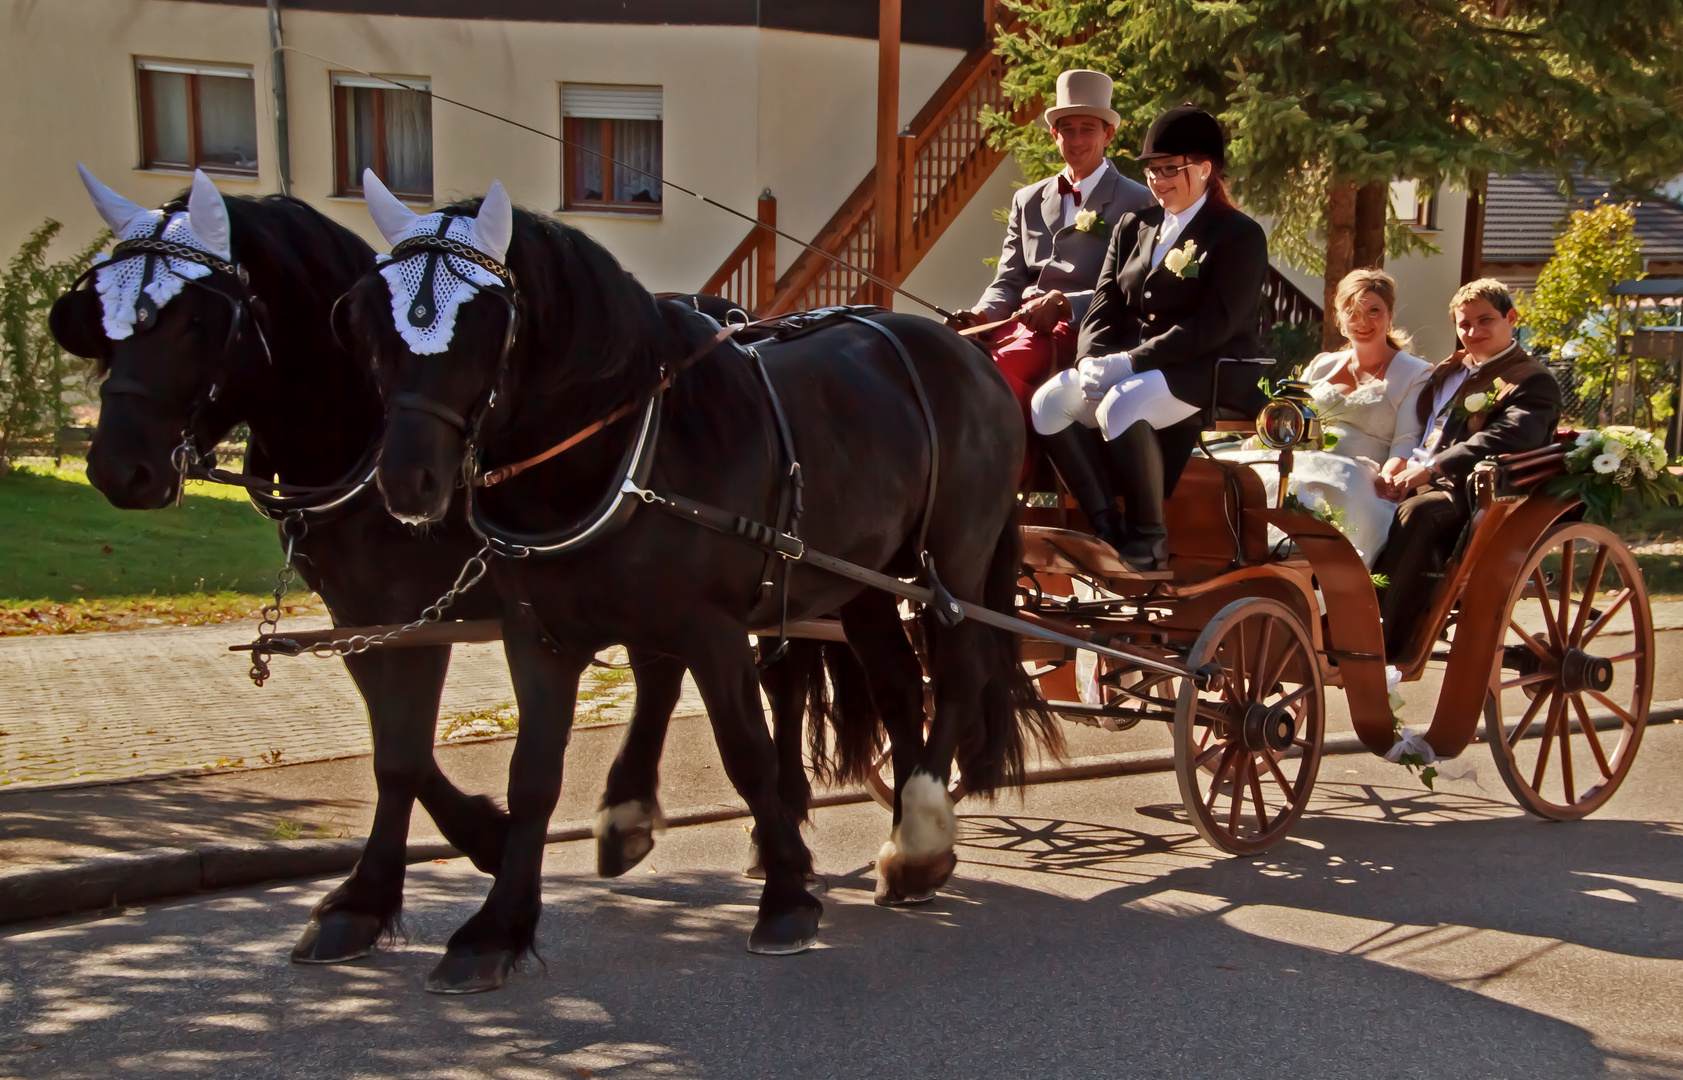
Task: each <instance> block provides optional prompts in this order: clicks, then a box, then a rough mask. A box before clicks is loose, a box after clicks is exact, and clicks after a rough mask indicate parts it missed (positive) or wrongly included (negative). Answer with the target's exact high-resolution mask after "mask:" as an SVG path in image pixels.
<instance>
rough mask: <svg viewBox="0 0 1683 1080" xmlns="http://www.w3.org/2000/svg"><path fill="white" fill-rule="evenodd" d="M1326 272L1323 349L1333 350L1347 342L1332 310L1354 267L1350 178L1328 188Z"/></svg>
mask: <svg viewBox="0 0 1683 1080" xmlns="http://www.w3.org/2000/svg"><path fill="white" fill-rule="evenodd" d="M1326 216H1327V270H1326V277H1325V278H1324V281H1325V288H1324V289H1323V290H1322V294H1321V310H1322V311H1323V312H1324V313H1325V317H1324V319H1323V320H1322V322H1321V348H1322V349H1323V350H1325V351H1328V352H1330V351H1332V350H1334V349H1336V348H1338V347H1339V346H1340V345H1341V344H1343V343H1344V335H1343V334H1341V333H1339V332H1338V313H1337V312H1336V311H1334V310H1333V305H1332V298H1333V296H1334V294H1336V293H1337V292H1338V283H1339V282H1340V281H1343V280H1344V275H1345V274H1348V273H1349V272H1350V271H1351V269H1353V268H1354V266H1355V262H1354V258H1355V242H1356V182H1355V181H1354V180H1352V179H1350V178H1349V177H1348V176H1335V177H1333V179H1332V182H1331V183H1329V184H1328V185H1327V214H1326Z"/></svg>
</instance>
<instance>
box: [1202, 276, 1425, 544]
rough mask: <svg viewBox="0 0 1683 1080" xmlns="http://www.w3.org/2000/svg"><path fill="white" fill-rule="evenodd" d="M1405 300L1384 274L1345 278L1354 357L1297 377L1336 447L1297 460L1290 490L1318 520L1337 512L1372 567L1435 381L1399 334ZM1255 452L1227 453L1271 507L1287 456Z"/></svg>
mask: <svg viewBox="0 0 1683 1080" xmlns="http://www.w3.org/2000/svg"><path fill="white" fill-rule="evenodd" d="M1396 300H1397V283H1396V282H1395V281H1394V280H1393V279H1392V278H1391V275H1389V274H1387V273H1385V272H1384V271H1383V270H1353V271H1351V272H1350V273H1349V274H1347V275H1345V277H1344V280H1342V281H1340V282H1339V283H1338V290H1337V292H1336V293H1335V294H1334V297H1333V307H1334V309H1335V311H1336V314H1337V318H1338V328H1339V329H1340V330H1341V331H1342V332H1343V334H1344V339H1345V340H1346V341H1348V342H1349V343H1350V346H1351V347H1350V348H1348V349H1344V350H1341V351H1339V352H1330V353H1321V354H1320V355H1319V356H1317V357H1315V359H1313V360H1311V361H1310V362H1309V366H1308V367H1306V368H1304V369H1303V372H1302V373H1301V374H1300V375H1299V376H1298V378H1300V379H1302V380H1303V381H1304V382H1307V383H1308V384H1309V385H1310V393H1311V395H1312V396H1313V397H1314V401H1315V409H1316V412H1318V413H1319V414H1320V416H1321V418H1322V424H1321V429H1322V432H1323V433H1324V435H1326V436H1329V438H1328V440H1327V441H1328V442H1329V443H1330V444H1331V445H1330V446H1329V447H1328V448H1327V449H1325V450H1311V451H1303V452H1299V453H1298V454H1296V455H1295V461H1294V464H1293V466H1292V474H1291V481H1290V484H1289V485H1288V488H1287V490H1288V492H1289V493H1291V494H1294V495H1296V496H1297V498H1298V501H1299V502H1301V503H1302V504H1303V505H1304V506H1306V507H1308V508H1310V509H1312V510H1320V509H1321V508H1322V507H1328V508H1330V509H1331V511H1332V518H1333V520H1334V521H1335V522H1336V523H1337V525H1338V526H1339V528H1340V529H1342V530H1343V532H1344V535H1345V536H1347V537H1349V538H1350V542H1351V544H1353V545H1354V546H1355V548H1356V552H1357V553H1358V554H1359V555H1361V557H1362V562H1363V563H1365V564H1366V565H1367V566H1369V567H1372V565H1373V560H1374V558H1375V557H1376V556H1377V555H1378V554H1379V548H1380V547H1381V546H1382V545H1383V544H1384V543H1385V535H1386V533H1387V532H1388V531H1389V530H1390V527H1391V519H1392V518H1393V517H1395V516H1396V512H1397V504H1396V503H1395V502H1393V501H1392V496H1391V494H1390V479H1391V477H1392V476H1393V475H1395V474H1396V473H1397V472H1399V471H1401V470H1402V469H1403V468H1404V467H1405V466H1406V465H1407V464H1408V456H1409V452H1410V451H1412V450H1413V449H1414V447H1415V446H1416V445H1417V444H1418V443H1419V442H1420V435H1421V428H1422V424H1421V422H1420V420H1419V419H1418V417H1417V415H1416V412H1415V400H1416V399H1417V398H1418V397H1419V396H1420V391H1421V388H1422V387H1423V386H1425V385H1426V380H1427V377H1428V376H1430V375H1431V373H1432V366H1431V365H1430V364H1428V363H1427V362H1426V361H1424V360H1422V359H1420V358H1419V357H1418V356H1415V355H1413V354H1412V353H1410V352H1408V347H1409V345H1410V344H1411V342H1410V340H1409V337H1408V334H1407V333H1405V332H1404V331H1402V330H1399V329H1397V328H1396V327H1394V326H1392V324H1391V318H1392V314H1393V312H1394V311H1395V310H1396ZM1253 442H1254V441H1253ZM1251 445H1253V444H1252V443H1247V444H1246V448H1244V449H1240V450H1237V451H1227V452H1219V451H1218V453H1219V456H1220V457H1222V458H1223V459H1226V460H1229V461H1244V462H1248V463H1250V464H1251V466H1252V467H1253V468H1255V469H1256V471H1257V473H1258V474H1259V475H1260V476H1261V477H1262V479H1263V482H1264V484H1266V485H1267V487H1268V498H1269V501H1270V503H1272V502H1274V501H1275V499H1276V498H1277V494H1278V488H1279V482H1280V479H1279V470H1278V468H1277V467H1276V466H1275V464H1274V462H1275V460H1276V458H1277V457H1278V455H1277V454H1276V452H1275V451H1272V450H1257V449H1250V448H1249V447H1250V446H1251ZM1270 532H1271V533H1272V532H1273V530H1270ZM1279 538H1280V537H1278V536H1276V537H1273V539H1275V540H1278V539H1279Z"/></svg>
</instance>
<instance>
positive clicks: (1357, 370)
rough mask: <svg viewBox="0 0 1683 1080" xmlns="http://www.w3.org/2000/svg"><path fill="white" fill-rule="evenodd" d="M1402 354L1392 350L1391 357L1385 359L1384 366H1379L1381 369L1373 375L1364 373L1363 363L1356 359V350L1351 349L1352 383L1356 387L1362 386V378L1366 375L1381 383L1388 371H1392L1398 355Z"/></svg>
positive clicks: (1397, 350) (1399, 350) (1398, 350)
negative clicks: (1392, 365)
mask: <svg viewBox="0 0 1683 1080" xmlns="http://www.w3.org/2000/svg"><path fill="white" fill-rule="evenodd" d="M1400 352H1402V350H1401V349H1395V350H1392V352H1391V355H1390V356H1388V357H1386V358H1385V362H1384V363H1383V364H1380V365H1379V369H1378V370H1377V371H1375V372H1373V373H1372V374H1368V373H1366V372H1364V371H1362V365H1361V362H1360V361H1359V360H1357V359H1356V350H1355V349H1351V350H1350V368H1349V370H1350V381H1351V383H1353V384H1354V386H1360V385H1361V384H1362V378H1363V376H1364V375H1365V376H1366V377H1367V378H1369V379H1373V380H1374V381H1376V382H1377V381H1380V380H1383V379H1384V378H1385V373H1386V372H1387V371H1390V370H1391V361H1393V360H1395V359H1396V358H1397V353H1400Z"/></svg>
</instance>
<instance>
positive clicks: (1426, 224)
mask: <svg viewBox="0 0 1683 1080" xmlns="http://www.w3.org/2000/svg"><path fill="white" fill-rule="evenodd" d="M1391 209H1392V210H1394V211H1396V215H1397V219H1398V220H1399V221H1401V222H1402V223H1403V224H1404V225H1408V226H1411V227H1412V228H1414V229H1416V230H1418V231H1420V232H1436V231H1437V228H1438V193H1437V190H1436V189H1435V188H1428V187H1426V186H1425V185H1424V184H1421V183H1420V182H1419V181H1416V180H1395V181H1392V183H1391Z"/></svg>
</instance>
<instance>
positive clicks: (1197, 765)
mask: <svg viewBox="0 0 1683 1080" xmlns="http://www.w3.org/2000/svg"><path fill="white" fill-rule="evenodd" d="M1199 749H1200V752H1199V754H1198V756H1197V757H1195V758H1193V759H1192V767H1193V768H1194V769H1202V768H1203V767H1204V763H1205V762H1207V761H1209V760H1210V759H1211V758H1213V757H1215V756H1216V755H1217V754H1219V753H1221V752H1222V751H1223V750H1225V749H1227V748H1226V747H1225V746H1220V745H1217V746H1212V747H1210V748H1209V749H1208V750H1204V749H1203V748H1202V747H1200V748H1199Z"/></svg>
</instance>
